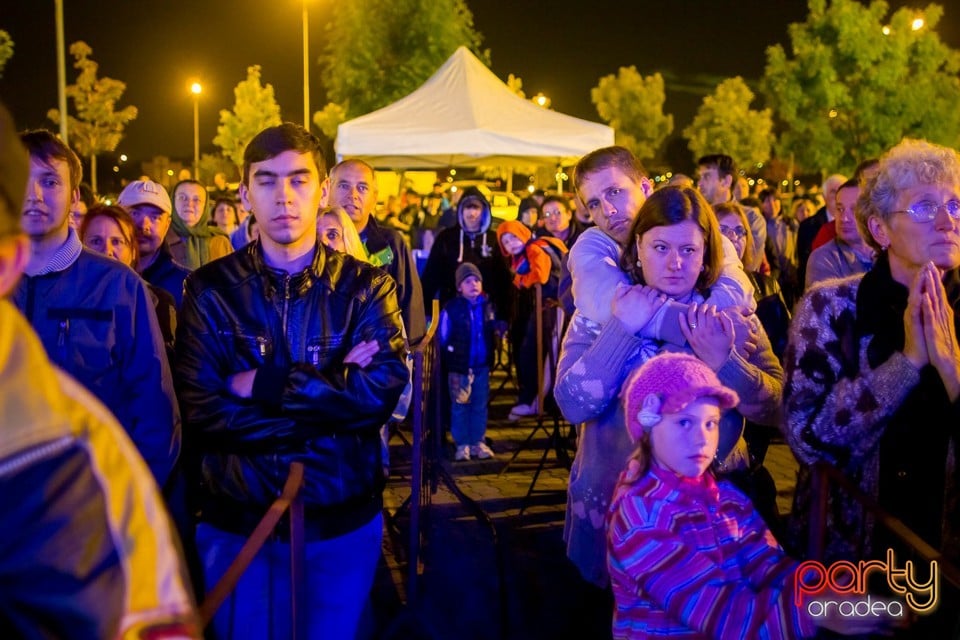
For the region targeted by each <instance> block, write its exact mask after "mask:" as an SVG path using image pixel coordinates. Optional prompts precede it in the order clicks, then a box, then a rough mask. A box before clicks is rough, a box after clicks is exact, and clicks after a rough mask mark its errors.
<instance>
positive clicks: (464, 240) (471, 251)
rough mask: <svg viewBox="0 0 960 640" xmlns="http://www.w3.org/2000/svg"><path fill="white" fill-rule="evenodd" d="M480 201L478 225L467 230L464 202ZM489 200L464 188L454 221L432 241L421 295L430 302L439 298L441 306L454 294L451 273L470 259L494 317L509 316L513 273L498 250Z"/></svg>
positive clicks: (502, 318)
mask: <svg viewBox="0 0 960 640" xmlns="http://www.w3.org/2000/svg"><path fill="white" fill-rule="evenodd" d="M470 200H479V201H480V204H481V206H482V207H483V212H482V214H481V216H480V228H479V229H478V230H477V231H468V230H467V229H466V225H464V224H463V209H464V205H465V204H466V203H467V202H468V201H470ZM491 222H492V216H491V214H490V203H489V202H488V201H487V199H486V198H485V197H484V196H483V194H482V193H481V192H480V190H479V189H477V188H476V187H467V188H466V189H464V191H463V195H462V196H461V197H460V203H459V204H458V205H457V224H456V225H454V226H453V227H450V228H449V229H444V230H443V231H441V232H440V233H439V234H437V238H436V240H435V241H434V243H433V248H432V249H431V250H430V257H429V258H428V259H427V264H426V266H425V267H424V269H423V277H422V282H423V298H424V300H425V301H427V302H429V301H430V300H433V299H434V298H439V300H440V306H441V307H442V306H443V305H445V304H446V303H447V302H448V301H450V300H452V299H453V298H454V297H455V296H456V295H457V287H456V283H455V282H454V273H455V272H456V270H457V267H458V266H459V265H460V264H461V263H463V262H472V263H473V264H475V265H476V266H477V268H478V269H479V270H480V273H481V275H482V276H483V283H484V289H486V291H487V293H488V294H489V295H490V298H491V300H492V302H493V304H494V308H495V313H496V317H497V319H501V320H505V319H508V318H509V317H510V312H511V308H512V292H511V280H512V274H511V273H510V269H509V267H508V265H507V260H506V258H505V257H504V256H502V255H501V253H500V251H499V250H498V245H497V238H496V234H495V233H494V232H493V231H492V230H491V229H490V225H491Z"/></svg>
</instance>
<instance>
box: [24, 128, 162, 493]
mask: <svg viewBox="0 0 960 640" xmlns="http://www.w3.org/2000/svg"><path fill="white" fill-rule="evenodd" d="M21 140H22V141H23V143H24V145H25V146H26V147H27V150H28V151H29V152H30V179H29V183H28V185H29V186H28V188H27V194H26V198H25V199H24V201H23V208H22V216H21V226H22V228H23V230H24V232H25V233H26V234H27V235H28V236H29V238H30V245H31V250H32V256H31V258H30V262H29V263H28V264H27V266H26V269H25V270H24V271H25V274H26V275H25V277H24V278H23V279H22V280H21V281H20V284H19V286H18V287H17V288H16V289H15V291H14V293H13V302H14V304H16V305H17V307H18V308H19V309H20V310H21V311H22V312H23V314H24V315H25V316H26V317H27V320H29V321H30V324H32V325H33V328H34V329H35V330H36V332H37V334H38V335H39V337H40V340H41V342H42V343H43V346H44V347H46V349H47V353H48V354H49V355H50V359H51V360H53V362H54V363H55V364H57V365H58V366H60V367H62V368H63V369H64V370H65V371H66V372H67V373H69V374H71V375H72V376H74V377H75V378H76V379H77V380H79V381H80V382H81V383H83V384H84V385H85V386H86V387H87V388H88V389H89V390H90V391H91V392H93V394H94V395H96V396H97V397H98V398H100V400H101V401H102V402H103V403H104V404H105V405H107V408H109V409H110V410H111V411H112V412H113V414H114V415H115V416H116V417H117V420H119V422H120V424H122V425H123V427H124V428H125V429H126V430H127V433H128V434H130V438H131V439H132V440H133V442H134V444H136V445H137V448H138V449H139V450H140V454H141V455H142V456H143V457H144V459H145V460H146V461H147V464H148V466H149V467H150V470H151V471H152V472H153V474H154V477H155V478H156V480H157V483H158V484H159V485H161V486H163V484H164V483H165V482H166V480H167V477H168V476H169V474H170V471H171V470H172V469H173V465H174V462H175V461H176V459H177V455H178V454H179V451H180V415H179V412H178V411H177V404H176V398H175V396H174V393H173V382H172V379H171V377H170V367H169V364H168V363H167V356H166V351H165V348H164V343H163V336H162V334H161V332H160V326H159V324H157V317H156V313H155V311H154V307H153V302H152V300H151V298H150V294H149V293H148V291H147V287H146V284H145V283H144V282H143V280H141V279H140V276H138V275H137V274H136V273H134V271H133V270H132V269H130V268H129V267H127V266H126V265H123V264H121V263H120V262H118V261H116V260H112V259H110V258H107V257H106V256H102V255H99V254H96V253H92V252H90V251H87V250H86V249H84V248H83V245H82V244H81V243H80V239H79V238H78V237H77V233H76V231H75V230H74V229H72V228H71V227H70V226H69V224H68V217H69V213H70V204H71V203H72V202H74V201H75V200H76V199H77V198H78V191H77V185H78V184H79V183H80V173H81V169H80V160H79V159H78V158H77V156H76V154H75V153H74V152H73V151H72V150H71V149H70V147H68V146H67V145H66V144H64V143H63V141H61V140H60V139H59V138H57V137H56V136H54V135H53V134H52V133H51V132H49V131H43V130H36V131H28V132H26V133H24V134H22V135H21Z"/></svg>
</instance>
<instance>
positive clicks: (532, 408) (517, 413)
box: [510, 400, 537, 420]
mask: <svg viewBox="0 0 960 640" xmlns="http://www.w3.org/2000/svg"><path fill="white" fill-rule="evenodd" d="M535 415H537V401H536V400H534V401H533V402H531V403H530V404H518V405H516V406H515V407H513V408H512V409H510V419H511V420H516V419H517V418H526V417H528V416H535Z"/></svg>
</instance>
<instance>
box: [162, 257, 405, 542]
mask: <svg viewBox="0 0 960 640" xmlns="http://www.w3.org/2000/svg"><path fill="white" fill-rule="evenodd" d="M180 314H181V320H180V324H179V326H178V332H177V364H176V368H175V371H176V378H177V384H178V391H179V397H180V401H181V404H182V408H183V412H184V416H183V417H184V425H185V427H184V440H185V448H188V449H189V452H188V453H187V456H188V459H190V460H192V461H193V464H194V471H196V470H197V468H199V481H200V484H201V489H200V491H199V493H198V497H199V499H200V505H199V506H200V508H201V511H202V515H201V520H203V521H206V522H209V523H210V524H213V525H214V526H217V527H219V528H221V529H225V530H228V531H234V532H236V533H241V534H249V533H250V532H251V531H252V529H253V527H254V525H255V524H256V521H257V520H258V519H259V518H260V517H261V516H262V515H263V513H264V511H265V510H266V508H267V507H268V506H269V504H270V503H271V501H272V500H273V499H274V498H276V497H277V496H278V495H279V494H280V491H281V488H282V487H283V483H284V480H285V479H286V476H287V472H288V469H289V466H290V463H291V462H293V461H299V462H302V463H303V464H304V466H305V486H304V488H303V495H304V502H305V506H306V514H307V518H306V519H307V536H308V538H311V539H323V538H329V537H334V536H338V535H342V534H343V533H346V532H349V531H352V530H353V529H355V528H357V527H359V526H361V525H363V524H365V523H366V522H368V521H369V520H370V518H372V517H373V516H374V515H375V514H376V512H377V511H378V510H379V509H380V507H381V491H382V467H381V464H380V440H379V429H380V426H381V425H383V424H384V423H386V421H387V420H388V419H389V418H390V413H391V411H392V410H393V408H394V406H396V404H397V400H398V398H399V397H400V393H401V391H403V388H404V385H405V384H406V383H407V379H408V372H407V368H406V365H405V364H404V349H405V345H404V340H403V336H402V334H401V320H400V310H399V308H398V305H397V295H396V284H395V283H394V281H393V279H392V278H390V277H389V276H388V275H387V274H386V273H385V272H384V271H382V270H380V269H376V268H373V267H371V266H369V265H367V264H365V263H361V262H359V261H357V260H355V259H353V258H351V257H349V256H346V255H344V254H341V253H336V252H332V251H328V250H326V249H325V248H323V246H322V245H320V244H318V247H317V249H316V252H315V254H314V260H313V264H312V266H311V267H310V268H308V269H305V270H304V271H302V272H300V273H297V274H289V275H288V274H286V273H284V272H281V271H276V270H273V269H271V268H269V267H267V266H266V265H265V263H264V261H263V252H262V250H261V247H260V243H259V242H253V243H250V244H249V245H247V246H246V247H244V248H243V249H241V250H239V251H237V252H235V253H234V254H232V255H230V256H227V257H225V258H223V259H221V260H217V261H215V262H212V263H210V264H208V265H204V266H203V267H201V268H200V269H198V270H197V271H195V272H194V273H193V274H191V275H190V276H188V277H187V280H186V283H185V287H184V298H183V306H182V307H181V311H180ZM372 339H375V340H377V342H378V343H379V344H380V347H381V349H380V352H379V353H377V355H376V356H374V358H373V362H371V363H370V364H369V365H368V366H367V367H365V368H363V369H360V368H358V367H357V366H356V365H347V366H344V364H343V359H344V357H345V356H346V355H347V353H348V352H349V351H350V349H351V347H353V346H354V345H356V344H357V343H358V342H360V341H363V340H372ZM250 369H256V370H257V374H256V378H255V381H254V384H253V397H252V398H251V399H246V400H245V399H240V398H238V397H236V396H234V395H233V394H231V393H230V392H229V391H228V390H227V386H226V381H227V378H228V377H229V376H231V375H233V374H235V373H238V372H241V371H247V370H250Z"/></svg>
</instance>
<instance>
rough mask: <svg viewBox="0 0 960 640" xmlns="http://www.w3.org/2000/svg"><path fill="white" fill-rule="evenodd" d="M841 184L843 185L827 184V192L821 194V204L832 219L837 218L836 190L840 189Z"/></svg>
mask: <svg viewBox="0 0 960 640" xmlns="http://www.w3.org/2000/svg"><path fill="white" fill-rule="evenodd" d="M841 184H843V183H833V182H830V183H828V184H827V190H826V192H825V193H824V194H823V203H824V205H825V206H826V207H827V211H829V212H830V215H831V216H833V217H834V219H836V217H837V189H839V188H840V185H841Z"/></svg>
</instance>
